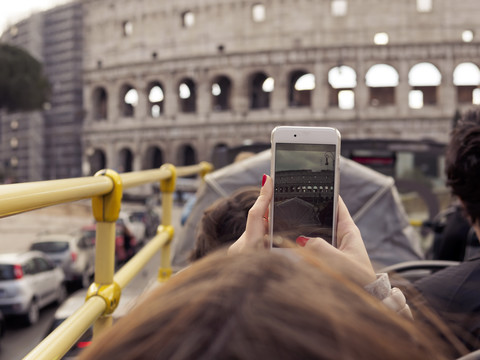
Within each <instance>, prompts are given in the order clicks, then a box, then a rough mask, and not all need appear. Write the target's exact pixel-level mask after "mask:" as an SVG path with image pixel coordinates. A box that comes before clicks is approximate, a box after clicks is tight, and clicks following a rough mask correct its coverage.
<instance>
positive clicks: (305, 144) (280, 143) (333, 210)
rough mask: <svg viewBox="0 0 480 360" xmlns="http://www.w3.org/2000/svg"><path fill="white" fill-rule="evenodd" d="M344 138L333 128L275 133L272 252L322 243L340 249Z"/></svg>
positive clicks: (278, 130)
mask: <svg viewBox="0 0 480 360" xmlns="http://www.w3.org/2000/svg"><path fill="white" fill-rule="evenodd" d="M340 139H341V136H340V133H339V131H338V130H337V129H334V128H328V127H300V126H280V127H276V128H275V129H273V131H272V137H271V142H272V161H271V175H272V179H273V185H274V193H273V199H272V203H271V206H270V239H271V240H272V241H271V246H272V247H278V243H280V242H282V241H283V240H285V239H287V240H290V241H292V242H295V240H296V239H297V237H299V236H304V237H309V238H310V237H321V238H323V239H324V240H326V241H327V242H328V243H330V244H332V245H334V246H336V220H337V202H338V189H339V158H340Z"/></svg>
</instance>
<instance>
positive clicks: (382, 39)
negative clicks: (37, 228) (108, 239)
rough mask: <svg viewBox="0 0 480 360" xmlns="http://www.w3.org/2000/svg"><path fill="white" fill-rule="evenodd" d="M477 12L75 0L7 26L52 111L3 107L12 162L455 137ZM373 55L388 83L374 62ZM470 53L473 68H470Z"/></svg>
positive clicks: (467, 95)
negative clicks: (315, 131)
mask: <svg viewBox="0 0 480 360" xmlns="http://www.w3.org/2000/svg"><path fill="white" fill-rule="evenodd" d="M479 10H480V3H479V2H478V1H477V0H462V1H451V0H402V1H385V0H384V1H381V0H249V1H247V0H240V1H238V0H202V1H200V0H175V1H159V0H82V1H73V2H72V3H70V4H67V5H64V6H60V7H57V8H55V9H52V10H50V11H47V12H43V13H40V14H37V15H33V16H31V17H30V18H29V19H27V20H25V21H23V22H20V23H19V24H17V25H16V26H15V28H16V31H17V32H16V34H15V36H13V35H12V34H13V33H12V32H11V31H7V32H6V33H5V34H4V35H3V36H2V41H7V42H12V43H14V44H17V45H20V46H23V47H26V48H27V49H28V50H29V51H30V52H32V53H33V54H34V55H35V56H37V57H38V58H39V59H40V60H42V61H43V62H44V63H45V67H46V70H47V74H48V75H49V77H50V79H51V81H52V83H53V84H54V88H53V89H54V94H53V97H52V103H51V108H50V109H49V110H47V111H44V112H41V113H39V114H33V115H29V114H13V115H4V116H2V120H1V121H2V133H1V144H0V145H1V148H2V153H1V160H2V165H3V166H4V167H5V166H10V165H11V164H10V161H12V160H15V159H16V161H17V163H18V165H17V166H18V167H17V168H16V171H17V174H19V176H18V178H19V180H21V181H28V180H38V179H49V178H62V177H71V176H77V175H81V174H84V175H87V174H91V173H93V172H94V171H96V170H97V169H99V168H103V167H109V168H113V169H116V170H118V171H131V170H141V169H146V168H152V167H157V166H160V165H161V164H162V163H164V162H171V163H174V164H177V165H184V164H190V163H193V162H198V161H201V160H207V161H211V160H212V154H214V152H215V149H219V148H230V147H235V146H238V145H242V144H252V143H253V144H255V143H268V142H269V140H270V131H271V130H272V129H273V127H275V126H277V125H292V124H293V125H317V126H334V127H337V128H338V129H339V130H340V131H341V133H342V137H343V139H362V138H375V139H393V138H394V139H424V138H429V139H435V140H437V141H441V142H446V141H447V139H448V132H449V130H450V125H451V119H452V117H453V116H454V114H455V112H456V111H457V110H463V109H466V108H469V107H471V106H472V103H479V102H480V89H478V88H479V84H480V75H479V74H480V71H479V70H478V66H479V65H480V60H479V58H480V42H479V41H478V38H477V34H479V33H480V25H479V24H478V21H477V14H478V11H479ZM10 30H12V29H10ZM419 64H420V65H425V64H426V65H429V68H428V67H427V68H426V70H427V71H423V70H422V69H423V68H422V69H420V70H419V68H418V67H417V65H419ZM377 65H380V66H383V68H382V69H383V70H385V71H387V74H389V76H393V80H392V81H393V83H388V82H387V83H382V81H383V80H385V79H383V75H382V73H381V72H380V75H377V76H376V77H375V76H373V75H372V72H373V71H372V69H373V68H375V67H377ZM462 65H469V66H470V67H468V66H467V68H468V69H473V71H472V72H471V73H468V74H467V76H466V77H467V78H468V77H469V76H470V74H471V76H470V79H467V81H465V79H463V82H462V81H460V82H459V81H457V80H455V78H456V75H455V73H456V70H457V69H458V68H459V67H461V66H462ZM377 70H378V67H377ZM422 71H423V72H424V73H425V74H426V75H427V76H426V78H427V79H432V82H430V83H429V82H428V81H427V83H424V81H425V80H424V79H423V80H421V79H420V80H417V79H416V76H418V75H419V73H420V75H422ZM332 72H333V76H331V75H332ZM342 74H343V75H342ZM345 74H349V76H350V77H349V78H348V79H347V80H348V81H346V82H345V79H344V78H342V76H346V75H345ZM335 76H336V77H337V78H339V77H340V78H341V79H340V81H339V82H338V83H335V82H334V81H333V80H332V79H334V78H335ZM307 77H309V80H310V86H306V87H305V86H303V87H301V86H300V87H299V88H297V84H298V83H299V82H300V80H301V79H303V78H307ZM464 78H465V76H464ZM312 79H313V80H312ZM342 79H343V80H342ZM372 79H373V80H372ZM389 79H390V78H389ZM337 80H338V79H337ZM390 80H391V79H390ZM390 80H389V81H390ZM375 81H376V82H377V83H376V84H374V82H375ZM379 81H380V84H379V83H378V82H379ZM422 81H423V82H422ZM383 82H385V81H383ZM312 84H313V85H314V86H312ZM412 94H413V95H416V96H420V99H421V101H420V102H419V101H418V98H417V102H415V101H413V102H412V100H411V99H410V97H411V95H412ZM126 99H127V100H126ZM23 118H25V119H29V118H32V119H36V120H32V121H31V122H29V121H27V120H22V119H23ZM15 121H17V122H21V123H22V124H27V123H31V124H32V126H30V127H29V126H23V125H22V124H21V125H20V126H19V127H18V128H12V122H13V123H15ZM19 129H24V130H22V131H23V135H21V136H23V137H24V138H25V141H23V140H21V139H20V137H19V136H20V135H18V134H19V132H20V130H19ZM33 133H35V134H38V137H37V138H35V139H34V138H32V137H30V136H32V135H31V134H33ZM13 138H17V140H19V141H18V142H17V143H16V142H15V140H12V139H13ZM12 144H13V145H15V144H17V145H15V146H12ZM16 154H17V155H19V156H20V157H19V156H17V155H16ZM20 154H25V156H24V155H20ZM28 154H30V155H28Z"/></svg>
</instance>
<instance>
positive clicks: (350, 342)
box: [80, 250, 447, 360]
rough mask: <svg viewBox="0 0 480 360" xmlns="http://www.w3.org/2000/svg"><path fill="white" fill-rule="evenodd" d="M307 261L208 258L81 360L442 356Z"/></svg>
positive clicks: (262, 256) (403, 322) (357, 290)
mask: <svg viewBox="0 0 480 360" xmlns="http://www.w3.org/2000/svg"><path fill="white" fill-rule="evenodd" d="M292 251H293V250H292ZM302 256H306V254H305V255H302ZM305 259H306V260H304V259H300V257H299V258H296V257H294V258H291V257H286V256H283V255H279V254H275V253H272V252H269V251H259V252H252V253H245V254H238V255H229V256H227V255H226V254H225V253H224V252H217V253H215V254H211V255H208V256H206V257H205V258H204V259H201V260H199V261H197V262H195V263H194V264H193V265H192V266H190V267H189V268H187V269H186V270H184V271H182V272H181V273H179V274H177V275H176V276H175V277H173V278H172V279H171V280H169V282H167V283H166V284H165V285H163V286H162V287H159V288H157V289H156V290H154V291H153V292H152V293H151V294H150V295H149V296H148V297H147V298H146V299H145V300H144V301H143V303H141V304H139V305H138V306H137V307H136V308H135V309H133V310H132V312H130V314H128V315H127V316H126V317H125V318H123V319H121V320H120V321H119V322H117V323H116V324H115V325H114V326H113V327H112V328H111V329H110V330H109V331H107V332H106V333H105V334H103V335H102V336H101V337H100V338H98V339H96V340H95V341H94V342H93V343H92V345H91V346H90V347H89V348H87V349H86V350H85V352H84V353H83V354H82V356H81V357H80V358H81V359H82V360H86V359H116V360H123V359H178V360H182V359H245V360H247V359H248V360H252V359H253V360H255V359H262V360H263V359H279V360H283V359H285V360H287V359H332V360H333V359H335V360H338V359H360V360H361V359H368V360H375V359H382V360H384V359H389V360H392V359H393V360H395V359H409V360H415V359H422V360H424V359H435V360H438V359H445V358H446V357H447V355H446V354H445V353H442V351H444V350H445V349H443V348H442V346H440V347H437V345H438V343H436V342H435V340H433V339H434V338H435V336H434V335H432V334H430V333H428V332H427V331H425V329H422V328H421V327H420V325H417V324H414V323H413V322H412V321H410V320H408V319H406V318H403V317H401V316H399V315H398V314H396V313H394V312H393V311H391V310H389V309H387V308H386V307H384V305H383V304H381V303H380V302H379V301H378V300H376V299H374V298H373V297H371V296H370V295H369V294H367V293H366V292H365V291H364V290H363V288H361V287H360V286H357V284H355V283H353V282H351V281H350V280H347V279H346V278H344V277H342V276H341V275H339V274H338V273H334V272H332V271H330V270H328V268H326V267H325V266H322V265H321V264H319V263H318V262H316V261H315V260H314V259H309V257H308V256H306V258H305Z"/></svg>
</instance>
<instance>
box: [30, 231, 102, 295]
mask: <svg viewBox="0 0 480 360" xmlns="http://www.w3.org/2000/svg"><path fill="white" fill-rule="evenodd" d="M30 250H37V251H41V252H43V253H44V254H45V255H46V256H47V257H48V258H49V259H50V260H51V261H52V262H53V263H54V264H55V265H58V266H60V267H61V268H62V269H63V271H64V272H65V280H66V281H67V282H68V283H79V284H80V285H81V286H82V287H84V288H86V287H88V286H90V284H91V282H92V280H93V276H94V273H95V239H91V238H89V237H87V236H83V234H82V233H81V232H78V233H74V234H56V233H45V234H41V235H39V236H38V237H37V239H36V240H35V241H33V242H32V244H31V245H30Z"/></svg>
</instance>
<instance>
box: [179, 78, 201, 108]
mask: <svg viewBox="0 0 480 360" xmlns="http://www.w3.org/2000/svg"><path fill="white" fill-rule="evenodd" d="M196 98H197V93H196V87H195V83H194V82H193V80H192V79H183V80H182V81H181V82H180V85H179V86H178V99H179V103H180V111H181V112H184V113H194V112H195V111H197V103H196V102H197V100H196Z"/></svg>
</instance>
